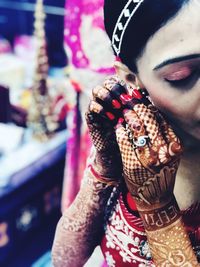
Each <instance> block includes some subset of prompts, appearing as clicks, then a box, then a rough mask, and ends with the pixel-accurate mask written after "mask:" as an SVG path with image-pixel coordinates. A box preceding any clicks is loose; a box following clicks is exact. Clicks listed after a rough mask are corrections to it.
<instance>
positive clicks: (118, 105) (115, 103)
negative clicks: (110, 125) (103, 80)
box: [112, 99, 121, 109]
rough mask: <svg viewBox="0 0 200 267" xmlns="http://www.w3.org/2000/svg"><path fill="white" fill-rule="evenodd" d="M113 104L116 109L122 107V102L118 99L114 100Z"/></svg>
mask: <svg viewBox="0 0 200 267" xmlns="http://www.w3.org/2000/svg"><path fill="white" fill-rule="evenodd" d="M112 105H113V107H114V108H116V109H120V108H121V104H120V103H119V102H118V101H117V100H116V99H113V100H112Z"/></svg>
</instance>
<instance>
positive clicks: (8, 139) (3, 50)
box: [0, 0, 114, 267]
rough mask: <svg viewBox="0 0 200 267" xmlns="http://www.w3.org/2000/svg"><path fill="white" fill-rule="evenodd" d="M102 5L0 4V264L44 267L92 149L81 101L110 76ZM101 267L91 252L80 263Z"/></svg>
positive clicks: (39, 0)
mask: <svg viewBox="0 0 200 267" xmlns="http://www.w3.org/2000/svg"><path fill="white" fill-rule="evenodd" d="M102 6H103V0H96V1H94V0H67V1H65V0H56V1H55V0H44V1H43V0H0V203H1V204H0V266H1V267H29V266H32V267H50V266H51V267H52V263H51V256H50V250H51V246H52V242H53V237H54V233H55V227H56V224H57V222H58V220H59V218H60V216H61V214H62V212H63V211H64V210H65V209H66V208H67V207H68V206H69V205H70V203H71V202H72V201H73V199H74V197H75V195H76V194H77V192H78V190H79V186H80V180H81V178H82V174H83V170H84V168H85V162H86V158H87V156H88V153H89V149H90V146H91V142H90V139H89V136H88V132H87V127H86V125H85V121H84V113H85V110H86V108H87V105H88V101H89V96H90V94H91V90H92V88H93V87H94V86H96V85H98V84H101V83H102V81H103V80H104V79H105V76H107V75H111V74H113V68H112V65H113V62H114V57H113V55H112V51H111V48H110V43H109V41H108V39H107V36H106V34H105V31H104V26H103V10H102ZM66 238H67V237H66ZM101 263H102V258H101V255H100V253H99V252H98V249H97V252H96V255H95V258H94V259H91V260H90V262H88V264H87V266H93V267H94V266H95V267H96V266H101Z"/></svg>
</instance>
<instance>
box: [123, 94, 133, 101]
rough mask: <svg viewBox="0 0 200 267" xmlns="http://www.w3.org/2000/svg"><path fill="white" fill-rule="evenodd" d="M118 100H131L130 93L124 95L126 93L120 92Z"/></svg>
mask: <svg viewBox="0 0 200 267" xmlns="http://www.w3.org/2000/svg"><path fill="white" fill-rule="evenodd" d="M120 100H121V101H122V102H125V103H126V102H129V101H131V100H132V97H131V96H130V95H126V94H121V95H120Z"/></svg>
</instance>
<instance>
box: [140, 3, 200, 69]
mask: <svg viewBox="0 0 200 267" xmlns="http://www.w3.org/2000/svg"><path fill="white" fill-rule="evenodd" d="M196 53H197V54H198V53H200V0H191V1H190V2H189V4H186V5H185V6H184V7H183V8H182V9H181V10H180V12H179V13H178V14H177V15H176V17H174V18H173V19H172V20H170V21H169V22H168V23H167V24H166V25H165V26H163V27H162V28H161V29H159V30H158V31H157V32H156V33H155V34H154V35H153V36H152V38H151V39H150V40H149V41H148V42H147V44H146V47H145V50H144V53H143V54H142V56H141V57H140V58H139V60H138V67H139V68H140V65H141V64H142V65H143V64H148V66H149V67H150V68H152V69H153V68H154V67H155V65H158V64H160V63H161V62H163V61H165V60H168V59H170V58H175V57H179V56H184V55H188V54H196Z"/></svg>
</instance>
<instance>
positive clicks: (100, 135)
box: [86, 76, 122, 182]
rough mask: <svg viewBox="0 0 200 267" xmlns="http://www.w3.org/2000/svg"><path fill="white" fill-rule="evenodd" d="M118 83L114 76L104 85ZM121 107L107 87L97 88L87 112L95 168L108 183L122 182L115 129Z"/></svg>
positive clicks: (94, 90)
mask: <svg viewBox="0 0 200 267" xmlns="http://www.w3.org/2000/svg"><path fill="white" fill-rule="evenodd" d="M118 81H119V80H118V78H117V77H116V76H112V77H110V78H107V79H106V81H105V83H104V84H106V85H107V86H109V85H112V84H116V82H118ZM108 102H110V103H111V102H112V103H115V106H116V109H115V110H113V111H112V110H111V109H110V106H109V105H107V103H108ZM120 107H121V106H119V102H118V101H117V100H114V99H112V98H111V97H110V92H109V90H108V89H107V88H106V86H97V87H96V88H94V89H93V98H92V99H91V101H90V104H89V107H88V111H87V112H86V122H87V125H88V129H89V133H90V136H91V139H92V142H93V145H94V147H95V149H96V155H95V162H94V164H93V167H94V169H95V170H96V171H97V173H98V174H99V175H101V176H102V177H106V180H107V178H108V182H109V178H110V180H116V181H120V178H121V177H122V161H121V155H120V151H119V147H118V144H117V141H116V134H115V129H114V126H115V125H116V122H117V120H118V115H119V114H118V110H119V109H120Z"/></svg>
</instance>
